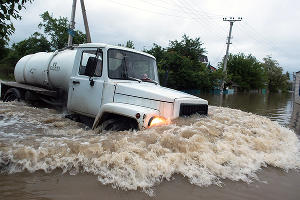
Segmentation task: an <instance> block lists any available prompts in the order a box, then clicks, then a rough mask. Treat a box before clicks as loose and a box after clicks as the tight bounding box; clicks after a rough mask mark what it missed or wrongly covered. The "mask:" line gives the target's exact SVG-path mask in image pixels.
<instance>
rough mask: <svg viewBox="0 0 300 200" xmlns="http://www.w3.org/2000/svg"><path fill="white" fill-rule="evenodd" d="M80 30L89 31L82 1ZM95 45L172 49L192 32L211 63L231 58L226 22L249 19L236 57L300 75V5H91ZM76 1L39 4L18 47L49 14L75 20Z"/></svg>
mask: <svg viewBox="0 0 300 200" xmlns="http://www.w3.org/2000/svg"><path fill="white" fill-rule="evenodd" d="M77 1H78V2H77V10H76V28H77V29H80V30H81V31H83V32H84V28H83V20H82V15H81V8H80V1H79V0H77ZM85 5H86V10H87V16H88V21H89V25H90V31H91V37H92V41H93V42H103V43H108V44H118V43H125V42H126V41H127V40H132V41H134V44H135V46H136V48H137V49H138V50H142V49H143V48H146V49H149V48H151V47H152V44H153V43H157V44H159V45H162V46H164V47H165V46H167V45H168V43H169V40H174V39H180V38H181V36H182V35H183V34H184V33H186V34H187V35H188V36H191V37H193V38H195V37H200V38H201V41H202V42H203V43H204V47H205V48H206V50H207V55H208V58H209V60H210V61H211V63H212V64H213V65H214V66H216V65H217V63H218V62H220V61H221V59H222V57H223V55H224V54H225V47H226V44H225V43H226V42H225V41H226V37H227V35H228V30H229V23H228V22H223V21H222V18H223V17H229V16H233V17H243V20H242V21H241V22H236V23H235V24H234V26H233V40H232V43H233V45H231V47H230V52H231V53H238V52H244V53H246V54H248V53H251V54H253V55H254V56H256V57H257V58H258V59H259V60H261V59H262V58H263V57H265V56H266V55H271V56H272V57H273V58H274V59H276V60H278V62H279V63H280V65H281V66H282V67H283V69H284V70H285V71H286V70H287V71H289V72H293V71H300V34H299V32H300V26H299V25H300V22H299V19H300V12H299V9H300V1H297V0H286V1H282V0H226V1H224V0H173V1H170V0H85ZM71 6H72V0H63V1H62V0H52V1H45V0H44V1H42V0H35V1H34V2H33V3H32V4H28V5H27V6H26V7H27V9H26V10H24V11H22V12H21V15H22V16H23V19H22V20H21V21H17V22H15V27H16V32H15V34H14V35H13V36H12V37H11V39H12V42H19V41H21V40H23V39H25V38H27V37H28V36H30V35H31V34H32V33H33V32H34V31H37V30H38V28H37V26H38V24H39V22H40V21H41V19H40V16H39V15H40V14H41V13H43V12H44V11H47V10H48V11H49V12H50V13H53V15H54V17H58V16H64V17H68V19H69V18H70V14H71Z"/></svg>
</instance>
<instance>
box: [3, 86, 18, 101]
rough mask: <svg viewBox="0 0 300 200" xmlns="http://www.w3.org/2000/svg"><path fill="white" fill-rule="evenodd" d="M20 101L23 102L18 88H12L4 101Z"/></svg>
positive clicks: (7, 92)
mask: <svg viewBox="0 0 300 200" xmlns="http://www.w3.org/2000/svg"><path fill="white" fill-rule="evenodd" d="M16 100H17V101H20V100H21V93H20V91H19V90H18V89H17V88H10V89H8V90H7V91H6V93H5V95H4V98H3V101H4V102H9V101H16Z"/></svg>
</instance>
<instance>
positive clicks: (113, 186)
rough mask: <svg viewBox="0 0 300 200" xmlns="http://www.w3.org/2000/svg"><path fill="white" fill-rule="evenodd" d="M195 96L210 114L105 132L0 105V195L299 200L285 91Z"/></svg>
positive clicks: (295, 138)
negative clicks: (152, 126)
mask: <svg viewBox="0 0 300 200" xmlns="http://www.w3.org/2000/svg"><path fill="white" fill-rule="evenodd" d="M202 97H203V98H205V99H207V100H208V101H209V104H210V107H209V114H208V116H207V117H202V116H197V115H195V116H192V117H189V118H180V119H178V120H176V121H174V122H173V123H172V124H170V125H167V126H163V127H156V128H152V129H148V130H143V131H123V132H106V133H99V131H97V130H95V131H92V130H90V129H89V128H88V127H85V125H83V124H80V123H77V122H74V121H71V120H69V119H66V118H64V113H63V112H61V111H57V110H54V109H50V108H35V107H33V106H29V105H26V104H25V103H22V102H10V103H3V102H1V103H0V199H300V192H299V188H300V172H299V171H298V169H300V152H299V149H300V142H299V134H300V129H299V126H300V125H299V124H300V123H299V121H300V105H297V104H294V103H293V100H292V99H293V97H292V94H272V95H258V94H238V95H226V96H224V97H223V98H222V101H221V100H220V96H217V95H203V96H202ZM220 105H222V106H224V107H219V106H220Z"/></svg>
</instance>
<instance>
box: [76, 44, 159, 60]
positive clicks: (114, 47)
mask: <svg viewBox="0 0 300 200" xmlns="http://www.w3.org/2000/svg"><path fill="white" fill-rule="evenodd" d="M93 47H98V48H107V49H120V50H125V51H131V52H134V53H138V54H143V55H145V56H149V57H151V58H154V59H155V57H154V56H152V55H151V54H148V53H145V52H142V51H137V50H135V49H131V48H127V47H122V46H115V45H109V44H104V43H84V44H79V45H78V48H93Z"/></svg>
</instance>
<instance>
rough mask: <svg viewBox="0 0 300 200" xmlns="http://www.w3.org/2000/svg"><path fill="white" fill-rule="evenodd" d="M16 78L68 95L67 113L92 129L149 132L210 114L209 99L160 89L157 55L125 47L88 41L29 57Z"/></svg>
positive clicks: (22, 62)
mask: <svg viewBox="0 0 300 200" xmlns="http://www.w3.org/2000/svg"><path fill="white" fill-rule="evenodd" d="M15 77H16V81H17V82H18V84H21V85H23V88H24V85H31V86H32V85H34V86H37V87H41V88H44V89H48V90H50V91H59V90H60V91H64V94H66V96H67V98H65V99H66V100H65V103H66V106H67V109H68V111H69V112H70V113H73V114H79V115H83V116H87V117H89V118H92V119H93V125H92V128H96V127H98V126H100V127H102V128H103V129H106V130H126V129H145V128H150V127H153V126H158V125H162V124H168V123H170V122H171V121H172V120H173V119H175V118H177V117H180V116H189V115H192V114H196V113H198V114H203V115H207V111H208V102H207V101H206V100H204V99H201V98H199V97H196V96H192V95H189V94H186V93H183V92H180V91H176V90H173V89H169V88H166V87H162V86H160V84H159V79H158V71H157V66H156V60H155V57H153V56H152V55H150V54H147V53H144V52H139V51H136V50H134V49H129V48H125V47H120V46H113V45H107V44H102V43H89V44H81V45H79V46H77V47H74V48H72V49H66V50H63V51H56V52H52V53H44V54H42V53H41V54H39V53H38V54H33V55H30V56H25V57H24V58H22V59H21V60H20V61H19V62H18V63H17V65H16V68H15ZM6 88H7V89H9V87H6ZM15 88H16V87H15ZM23 90H24V89H22V91H23ZM25 90H26V89H25ZM3 92H5V91H2V93H3ZM21 93H22V92H20V94H21ZM23 93H24V91H23ZM32 93H34V91H32ZM19 96H21V95H19ZM27 96H28V95H27Z"/></svg>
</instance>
